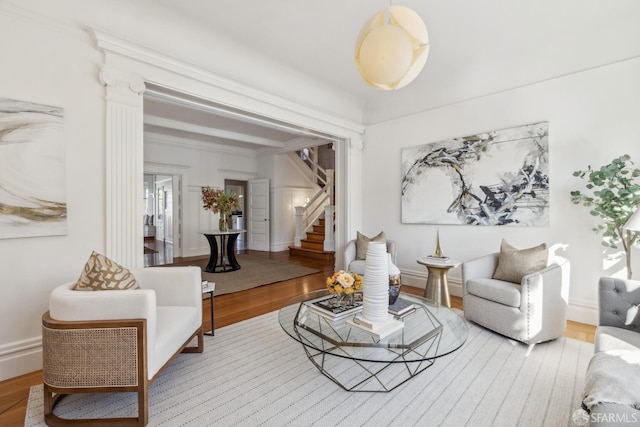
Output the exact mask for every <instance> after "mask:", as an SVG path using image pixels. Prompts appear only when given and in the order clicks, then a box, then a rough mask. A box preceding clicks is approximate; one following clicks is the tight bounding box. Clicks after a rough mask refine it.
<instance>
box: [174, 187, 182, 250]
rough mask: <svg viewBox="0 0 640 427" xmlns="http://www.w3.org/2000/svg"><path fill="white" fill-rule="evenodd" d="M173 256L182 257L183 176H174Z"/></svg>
mask: <svg viewBox="0 0 640 427" xmlns="http://www.w3.org/2000/svg"><path fill="white" fill-rule="evenodd" d="M172 185H173V188H172V194H173V198H172V202H173V212H172V214H173V227H172V228H173V233H172V236H173V256H174V258H175V257H181V256H182V176H180V175H173V183H172Z"/></svg>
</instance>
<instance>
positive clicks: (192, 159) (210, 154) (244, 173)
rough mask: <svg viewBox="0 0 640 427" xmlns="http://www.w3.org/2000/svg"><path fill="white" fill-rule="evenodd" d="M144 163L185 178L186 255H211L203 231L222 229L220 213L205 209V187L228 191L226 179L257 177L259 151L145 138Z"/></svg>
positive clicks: (183, 223) (184, 247) (151, 137)
mask: <svg viewBox="0 0 640 427" xmlns="http://www.w3.org/2000/svg"><path fill="white" fill-rule="evenodd" d="M144 160H145V164H146V165H147V167H148V168H151V169H154V168H155V169H157V168H162V167H163V166H164V167H167V168H169V169H171V168H173V169H175V170H176V173H179V174H181V175H182V187H183V194H184V197H183V203H182V218H183V221H182V256H183V257H191V256H198V255H206V254H208V253H209V251H210V249H209V244H208V243H207V240H206V239H205V237H204V236H203V235H202V234H200V233H201V232H202V231H206V230H212V229H217V228H218V214H214V213H213V212H211V211H207V210H205V209H203V208H202V197H201V188H202V187H204V186H209V187H213V188H224V180H225V179H239V180H243V181H247V180H250V179H252V178H254V177H255V175H256V170H257V160H256V152H255V151H254V150H249V149H243V148H229V147H225V146H222V145H218V144H215V143H203V142H195V141H184V140H174V139H172V138H169V137H158V136H147V137H145V146H144Z"/></svg>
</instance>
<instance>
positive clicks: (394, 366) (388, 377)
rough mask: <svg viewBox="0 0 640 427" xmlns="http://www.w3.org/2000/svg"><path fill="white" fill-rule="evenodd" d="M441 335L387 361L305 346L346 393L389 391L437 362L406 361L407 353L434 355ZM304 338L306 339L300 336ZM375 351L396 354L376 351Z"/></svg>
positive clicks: (310, 357) (387, 350)
mask: <svg viewBox="0 0 640 427" xmlns="http://www.w3.org/2000/svg"><path fill="white" fill-rule="evenodd" d="M440 336H441V334H440V333H437V334H435V335H434V336H432V337H430V338H429V339H428V340H426V341H425V342H424V343H423V344H422V345H421V346H420V347H419V348H418V349H413V350H408V349H396V350H397V357H396V358H395V359H393V360H388V361H384V362H373V361H364V360H357V359H352V358H349V357H348V356H347V355H346V354H345V357H340V356H337V355H332V354H327V353H326V352H322V351H319V350H315V349H314V348H313V347H311V346H306V345H304V344H303V345H302V348H303V349H304V351H305V353H307V357H308V358H309V360H311V362H312V363H313V364H314V365H315V366H316V368H318V370H319V371H320V372H321V373H322V374H323V375H324V376H326V377H327V378H329V379H330V380H331V381H333V382H334V383H336V384H337V385H339V386H340V387H342V388H343V389H345V390H346V391H360V392H389V391H391V390H393V389H395V388H396V387H398V386H400V385H402V384H404V383H405V382H407V381H408V380H410V379H411V378H413V377H415V376H416V375H418V374H419V373H421V372H422V371H424V370H425V369H427V368H428V367H430V366H431V365H433V362H434V361H435V357H433V358H429V359H424V360H420V361H408V360H404V357H403V356H404V355H405V354H406V353H417V354H421V355H422V356H424V357H426V356H427V354H428V353H431V354H434V351H433V350H434V349H433V348H432V347H434V346H435V347H436V348H437V346H438V345H439V343H440ZM300 338H301V339H303V337H302V336H300ZM372 350H373V351H385V352H389V351H393V350H391V349H382V348H374V349H372Z"/></svg>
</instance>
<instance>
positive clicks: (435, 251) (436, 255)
mask: <svg viewBox="0 0 640 427" xmlns="http://www.w3.org/2000/svg"><path fill="white" fill-rule="evenodd" d="M431 258H447V257H446V256H444V255H443V254H442V247H441V246H440V230H436V246H435V247H434V248H433V255H431Z"/></svg>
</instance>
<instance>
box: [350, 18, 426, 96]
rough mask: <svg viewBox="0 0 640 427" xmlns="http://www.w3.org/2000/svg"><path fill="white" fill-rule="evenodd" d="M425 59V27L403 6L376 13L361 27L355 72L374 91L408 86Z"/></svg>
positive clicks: (420, 20) (357, 43)
mask: <svg viewBox="0 0 640 427" xmlns="http://www.w3.org/2000/svg"><path fill="white" fill-rule="evenodd" d="M387 13H388V15H389V16H388V18H387V16H386V15H387ZM428 56H429V34H428V33H427V27H426V26H425V25H424V22H422V19H420V17H419V16H418V14H417V13H415V12H414V11H412V10H411V9H409V8H407V7H404V6H390V7H389V9H388V11H387V10H382V11H380V12H378V13H376V14H375V15H374V16H373V17H372V18H371V19H370V20H369V21H368V22H367V23H366V24H365V25H364V26H363V27H362V30H360V34H359V35H358V40H357V42H356V55H355V57H356V66H357V67H358V72H359V73H360V76H362V78H363V80H364V81H365V82H366V83H367V84H368V85H370V86H372V87H374V88H377V89H384V90H393V89H399V88H401V87H403V86H406V85H408V84H409V83H411V81H413V79H415V78H416V77H417V76H418V74H420V71H421V70H422V68H423V67H424V64H425V63H426V62H427V57H428Z"/></svg>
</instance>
